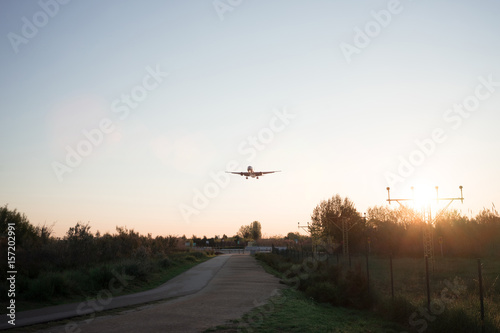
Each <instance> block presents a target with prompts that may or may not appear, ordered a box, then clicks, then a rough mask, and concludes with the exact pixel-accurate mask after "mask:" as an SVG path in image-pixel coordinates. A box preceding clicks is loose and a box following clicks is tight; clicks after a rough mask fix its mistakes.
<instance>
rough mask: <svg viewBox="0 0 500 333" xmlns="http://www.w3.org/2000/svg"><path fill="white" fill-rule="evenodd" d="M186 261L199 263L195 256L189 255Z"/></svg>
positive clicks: (185, 258)
mask: <svg viewBox="0 0 500 333" xmlns="http://www.w3.org/2000/svg"><path fill="white" fill-rule="evenodd" d="M184 260H185V261H188V262H195V261H198V260H197V259H196V257H195V256H193V255H188V256H185V257H184Z"/></svg>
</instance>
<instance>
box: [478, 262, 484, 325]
mask: <svg viewBox="0 0 500 333" xmlns="http://www.w3.org/2000/svg"><path fill="white" fill-rule="evenodd" d="M477 272H478V275H479V300H480V303H481V332H483V333H484V297H483V272H482V265H481V259H477Z"/></svg>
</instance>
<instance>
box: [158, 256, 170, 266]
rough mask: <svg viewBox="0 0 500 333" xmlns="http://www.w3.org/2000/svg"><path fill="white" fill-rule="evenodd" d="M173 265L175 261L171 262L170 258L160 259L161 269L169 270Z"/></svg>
mask: <svg viewBox="0 0 500 333" xmlns="http://www.w3.org/2000/svg"><path fill="white" fill-rule="evenodd" d="M173 264H174V263H173V261H172V260H170V258H169V257H165V258H163V259H160V261H159V266H160V267H161V268H169V267H171V266H172V265H173Z"/></svg>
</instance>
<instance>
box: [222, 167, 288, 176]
mask: <svg viewBox="0 0 500 333" xmlns="http://www.w3.org/2000/svg"><path fill="white" fill-rule="evenodd" d="M226 172H227V173H234V174H235V175H240V176H245V177H246V179H248V177H252V178H257V179H259V176H264V175H265V174H268V173H275V172H281V171H253V167H252V166H248V168H247V172H230V171H226Z"/></svg>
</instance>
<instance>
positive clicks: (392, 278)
mask: <svg viewBox="0 0 500 333" xmlns="http://www.w3.org/2000/svg"><path fill="white" fill-rule="evenodd" d="M389 261H390V264H391V296H392V300H393V301H394V276H393V274H392V253H391V256H390V257H389Z"/></svg>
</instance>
